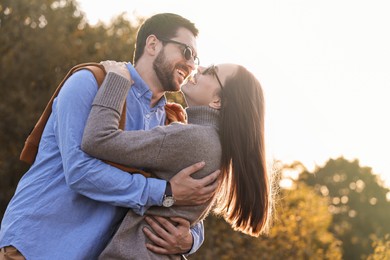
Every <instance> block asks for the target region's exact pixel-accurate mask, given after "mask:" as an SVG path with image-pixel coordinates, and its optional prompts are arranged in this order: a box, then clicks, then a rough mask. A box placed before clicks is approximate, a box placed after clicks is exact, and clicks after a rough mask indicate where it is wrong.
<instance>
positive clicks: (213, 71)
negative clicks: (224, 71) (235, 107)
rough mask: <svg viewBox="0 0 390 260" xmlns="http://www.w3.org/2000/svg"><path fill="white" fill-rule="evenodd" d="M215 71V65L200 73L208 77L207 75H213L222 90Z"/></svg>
mask: <svg viewBox="0 0 390 260" xmlns="http://www.w3.org/2000/svg"><path fill="white" fill-rule="evenodd" d="M217 70H218V68H217V67H215V65H210V66H209V67H207V68H206V69H205V70H204V71H202V75H208V74H211V75H214V76H215V77H216V78H217V80H218V83H219V86H220V87H221V89H223V85H222V83H221V80H220V79H219V77H218V74H217Z"/></svg>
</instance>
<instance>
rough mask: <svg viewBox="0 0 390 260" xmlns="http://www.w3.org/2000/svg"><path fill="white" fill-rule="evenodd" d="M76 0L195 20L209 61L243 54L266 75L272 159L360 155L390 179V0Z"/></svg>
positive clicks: (100, 13) (314, 161)
mask: <svg viewBox="0 0 390 260" xmlns="http://www.w3.org/2000/svg"><path fill="white" fill-rule="evenodd" d="M78 3H79V4H80V9H81V10H82V11H83V12H84V13H85V15H86V17H87V19H88V21H89V23H91V24H96V23H97V22H98V21H99V20H100V21H103V22H109V21H110V20H111V19H112V18H113V17H115V16H117V15H119V14H121V13H125V14H126V15H127V16H128V18H129V19H132V17H134V16H135V15H138V16H145V17H148V16H151V15H153V14H156V13H161V12H172V13H177V14H180V15H182V16H184V17H186V18H188V19H190V20H191V21H193V22H194V23H195V24H196V26H197V27H198V29H199V31H200V34H199V37H198V41H197V47H198V54H199V55H198V56H199V57H200V61H201V64H202V65H209V64H212V63H214V64H218V63H238V64H241V65H244V66H245V67H246V68H248V69H249V70H250V71H251V72H253V73H254V74H255V75H256V77H257V78H258V79H259V81H260V82H261V84H262V87H263V90H264V93H265V100H266V142H267V144H266V145H267V146H266V147H267V154H268V158H269V160H273V159H277V160H281V161H282V162H283V163H291V162H293V161H300V162H302V163H303V164H304V165H305V166H306V167H307V168H308V169H309V170H313V169H314V167H316V166H319V167H321V166H323V165H324V163H325V162H326V161H327V160H329V159H330V158H333V159H335V158H338V157H340V156H343V157H344V158H346V159H348V160H354V159H358V160H359V162H360V165H361V166H368V167H371V168H372V169H373V173H375V174H378V175H379V176H380V178H381V179H382V180H384V181H385V182H386V184H387V185H388V186H389V187H390V163H388V162H389V160H388V158H387V156H390V151H389V149H390V137H389V135H390V120H389V115H388V114H389V112H390V100H389V99H390V47H389V46H390V32H389V26H390V15H389V13H390V1H387V0H374V1H363V0H342V1H340V0H338V1H336V0H328V1H319V0H275V1H264V0H259V1H253V0H240V1H227V0H213V1H210V0H208V1H203V0H198V1H187V0H181V1H178V0H165V1H162V0H142V1H138V0H132V1H129V0H127V1H126V0H111V1H96V0H78ZM386 118H387V119H386Z"/></svg>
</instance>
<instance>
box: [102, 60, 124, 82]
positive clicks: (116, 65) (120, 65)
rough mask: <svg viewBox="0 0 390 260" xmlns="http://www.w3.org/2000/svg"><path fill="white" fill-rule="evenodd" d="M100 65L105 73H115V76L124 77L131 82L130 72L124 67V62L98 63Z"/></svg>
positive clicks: (107, 61)
mask: <svg viewBox="0 0 390 260" xmlns="http://www.w3.org/2000/svg"><path fill="white" fill-rule="evenodd" d="M100 64H102V65H103V67H104V69H105V70H106V72H107V73H109V72H113V73H116V74H118V75H120V76H122V77H124V78H125V79H127V80H129V81H131V76H130V72H129V70H128V69H127V67H126V63H125V62H118V61H113V60H106V61H102V62H100Z"/></svg>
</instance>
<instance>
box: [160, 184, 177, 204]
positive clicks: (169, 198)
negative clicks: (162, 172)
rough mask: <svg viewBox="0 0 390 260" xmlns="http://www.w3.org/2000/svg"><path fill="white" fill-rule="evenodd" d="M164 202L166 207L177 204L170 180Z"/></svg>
mask: <svg viewBox="0 0 390 260" xmlns="http://www.w3.org/2000/svg"><path fill="white" fill-rule="evenodd" d="M162 204H163V206H164V207H166V208H169V207H172V206H173V204H175V198H174V197H173V194H172V188H171V183H170V182H169V181H167V187H166V188H165V194H164V198H163V203H162Z"/></svg>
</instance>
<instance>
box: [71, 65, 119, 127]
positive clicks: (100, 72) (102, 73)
mask: <svg viewBox="0 0 390 260" xmlns="http://www.w3.org/2000/svg"><path fill="white" fill-rule="evenodd" d="M82 65H84V66H80V67H79V68H78V69H76V71H77V70H82V69H87V70H89V71H90V72H92V73H93V75H94V76H95V79H96V81H97V83H98V87H100V86H101V85H102V84H103V81H104V78H105V77H106V70H105V69H104V66H103V65H102V64H100V63H84V64H82ZM126 111H127V110H126V101H125V103H124V105H123V109H122V115H121V118H120V120H119V129H122V130H124V129H125V125H126Z"/></svg>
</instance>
